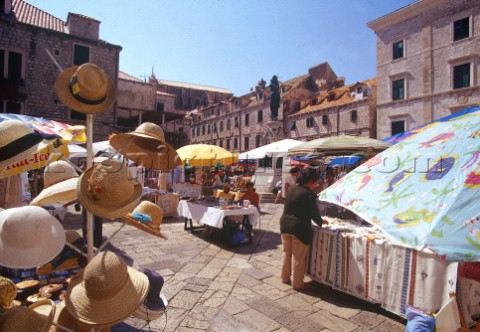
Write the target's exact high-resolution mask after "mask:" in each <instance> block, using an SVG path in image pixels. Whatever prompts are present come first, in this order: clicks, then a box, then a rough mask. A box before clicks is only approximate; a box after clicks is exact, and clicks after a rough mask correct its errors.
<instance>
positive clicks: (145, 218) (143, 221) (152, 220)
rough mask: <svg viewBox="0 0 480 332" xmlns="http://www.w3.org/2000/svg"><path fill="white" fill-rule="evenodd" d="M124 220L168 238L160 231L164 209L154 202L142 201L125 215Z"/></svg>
mask: <svg viewBox="0 0 480 332" xmlns="http://www.w3.org/2000/svg"><path fill="white" fill-rule="evenodd" d="M123 220H125V222H126V223H127V224H129V225H131V226H134V227H136V228H138V229H141V230H142V231H144V232H147V233H149V234H152V235H155V236H158V237H161V238H163V239H165V240H167V237H166V236H165V235H163V234H162V233H161V232H160V224H161V223H162V221H163V210H162V208H161V207H159V206H158V205H156V204H154V203H152V202H149V201H142V202H140V204H138V206H137V207H136V208H135V210H133V211H132V212H131V213H129V214H127V215H126V216H124V217H123Z"/></svg>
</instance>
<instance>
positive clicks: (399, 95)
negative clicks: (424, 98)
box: [392, 78, 405, 100]
mask: <svg viewBox="0 0 480 332" xmlns="http://www.w3.org/2000/svg"><path fill="white" fill-rule="evenodd" d="M401 99H405V79H403V78H401V79H398V80H394V81H393V82H392V100H401Z"/></svg>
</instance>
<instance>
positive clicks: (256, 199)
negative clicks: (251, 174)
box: [242, 182, 260, 212]
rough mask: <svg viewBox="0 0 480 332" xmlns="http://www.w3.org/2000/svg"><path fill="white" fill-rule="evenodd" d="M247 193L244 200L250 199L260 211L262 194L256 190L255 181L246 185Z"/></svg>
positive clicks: (243, 197)
mask: <svg viewBox="0 0 480 332" xmlns="http://www.w3.org/2000/svg"><path fill="white" fill-rule="evenodd" d="M245 190H246V191H245V193H244V194H243V196H242V200H246V199H248V200H249V201H250V203H251V204H252V205H253V206H255V207H256V208H257V210H258V211H259V212H260V195H258V193H257V192H256V191H255V188H254V187H253V182H247V184H246V185H245Z"/></svg>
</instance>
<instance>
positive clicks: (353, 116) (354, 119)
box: [350, 110, 358, 122]
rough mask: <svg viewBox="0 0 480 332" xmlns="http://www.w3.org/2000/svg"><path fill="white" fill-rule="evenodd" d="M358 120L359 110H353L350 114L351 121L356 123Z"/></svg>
mask: <svg viewBox="0 0 480 332" xmlns="http://www.w3.org/2000/svg"><path fill="white" fill-rule="evenodd" d="M357 120H358V113H357V110H352V111H351V112H350V121H352V122H355V121H357Z"/></svg>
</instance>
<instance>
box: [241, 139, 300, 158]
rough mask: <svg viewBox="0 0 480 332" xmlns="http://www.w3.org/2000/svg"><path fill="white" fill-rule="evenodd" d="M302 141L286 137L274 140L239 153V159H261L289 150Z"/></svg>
mask: <svg viewBox="0 0 480 332" xmlns="http://www.w3.org/2000/svg"><path fill="white" fill-rule="evenodd" d="M302 143H305V142H302V141H297V140H294V139H291V138H286V139H283V140H281V141H278V142H273V143H270V144H267V145H264V146H260V147H258V148H256V149H253V150H250V151H246V152H242V153H240V154H239V155H238V159H260V158H264V157H271V156H273V155H277V154H281V153H285V155H286V154H287V152H288V149H291V148H293V147H295V146H297V145H300V144H302Z"/></svg>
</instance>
